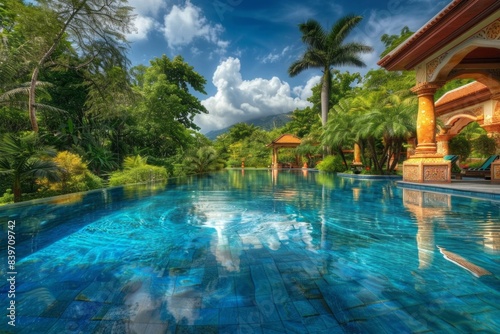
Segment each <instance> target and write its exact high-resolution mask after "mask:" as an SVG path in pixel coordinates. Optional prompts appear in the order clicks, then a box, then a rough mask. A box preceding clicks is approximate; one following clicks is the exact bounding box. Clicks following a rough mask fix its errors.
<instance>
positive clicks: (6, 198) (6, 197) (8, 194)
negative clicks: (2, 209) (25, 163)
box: [0, 189, 14, 205]
mask: <svg viewBox="0 0 500 334" xmlns="http://www.w3.org/2000/svg"><path fill="white" fill-rule="evenodd" d="M8 203H14V194H13V193H12V190H11V189H7V190H6V191H5V193H4V194H3V196H2V197H0V205H2V204H8Z"/></svg>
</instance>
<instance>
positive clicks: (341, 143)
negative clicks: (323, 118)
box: [321, 98, 363, 166]
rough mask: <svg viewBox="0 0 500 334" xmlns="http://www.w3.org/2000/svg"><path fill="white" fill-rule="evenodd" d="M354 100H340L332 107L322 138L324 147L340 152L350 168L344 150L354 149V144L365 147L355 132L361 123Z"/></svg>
mask: <svg viewBox="0 0 500 334" xmlns="http://www.w3.org/2000/svg"><path fill="white" fill-rule="evenodd" d="M353 101H354V99H353V98H346V99H343V100H340V101H339V103H338V104H336V105H334V106H333V107H332V110H331V111H330V117H329V119H328V122H327V125H326V127H325V131H324V132H323V134H322V136H321V142H322V144H323V146H326V147H328V148H330V149H331V150H335V151H337V152H339V154H340V156H341V157H342V161H343V162H344V164H345V165H346V166H348V164H347V161H346V158H345V156H344V152H343V148H345V147H352V146H353V145H354V143H356V144H358V145H359V146H360V147H363V145H362V140H361V138H360V137H358V136H356V133H355V131H354V129H355V127H356V124H357V122H358V121H359V115H360V113H359V112H356V109H355V107H354V106H353Z"/></svg>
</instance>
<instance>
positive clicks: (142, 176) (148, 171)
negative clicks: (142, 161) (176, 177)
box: [109, 165, 168, 186]
mask: <svg viewBox="0 0 500 334" xmlns="http://www.w3.org/2000/svg"><path fill="white" fill-rule="evenodd" d="M167 177H168V173H167V170H166V169H165V168H163V167H158V166H152V165H143V166H139V167H135V168H130V169H126V170H123V171H117V172H113V173H111V176H110V178H109V184H110V185H111V186H117V185H122V184H131V183H140V182H148V181H159V180H164V179H166V178H167Z"/></svg>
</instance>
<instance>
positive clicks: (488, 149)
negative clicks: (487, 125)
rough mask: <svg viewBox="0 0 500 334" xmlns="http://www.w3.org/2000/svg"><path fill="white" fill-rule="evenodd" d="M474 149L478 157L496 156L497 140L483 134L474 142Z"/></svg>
mask: <svg viewBox="0 0 500 334" xmlns="http://www.w3.org/2000/svg"><path fill="white" fill-rule="evenodd" d="M472 149H473V150H474V152H475V153H477V155H479V156H483V157H486V156H489V155H492V154H495V152H496V142H495V139H493V138H490V137H488V135H487V134H481V135H479V137H477V138H476V139H475V140H474V141H473V142H472Z"/></svg>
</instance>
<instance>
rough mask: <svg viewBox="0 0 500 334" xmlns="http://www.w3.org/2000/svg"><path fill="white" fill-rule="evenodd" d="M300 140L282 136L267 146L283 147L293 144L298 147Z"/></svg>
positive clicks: (292, 136)
mask: <svg viewBox="0 0 500 334" xmlns="http://www.w3.org/2000/svg"><path fill="white" fill-rule="evenodd" d="M300 143H301V140H300V138H298V137H296V136H294V135H291V134H284V135H281V136H279V137H278V138H276V139H275V140H273V141H272V142H271V143H270V144H268V145H267V146H268V147H269V146H273V145H283V144H285V145H286V144H293V145H300Z"/></svg>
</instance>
